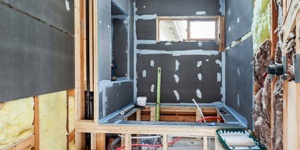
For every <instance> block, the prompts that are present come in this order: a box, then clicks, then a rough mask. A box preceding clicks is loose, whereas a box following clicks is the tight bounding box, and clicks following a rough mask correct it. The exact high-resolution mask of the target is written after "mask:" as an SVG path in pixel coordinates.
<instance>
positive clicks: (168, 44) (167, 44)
mask: <svg viewBox="0 0 300 150" xmlns="http://www.w3.org/2000/svg"><path fill="white" fill-rule="evenodd" d="M170 45H173V44H172V43H171V42H167V43H165V46H170Z"/></svg>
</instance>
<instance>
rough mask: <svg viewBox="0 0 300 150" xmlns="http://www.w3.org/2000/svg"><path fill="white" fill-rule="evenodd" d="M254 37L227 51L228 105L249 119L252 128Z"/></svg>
mask: <svg viewBox="0 0 300 150" xmlns="http://www.w3.org/2000/svg"><path fill="white" fill-rule="evenodd" d="M252 60H253V43H252V37H250V38H248V39H247V40H245V41H243V42H241V43H240V44H238V45H236V46H235V47H232V48H231V49H229V50H227V51H226V61H225V62H226V88H225V89H226V105H228V106H229V107H231V108H233V109H234V110H235V111H237V112H238V113H239V114H241V115H242V116H244V117H245V118H246V119H247V120H248V127H249V128H252V123H253V119H252V108H253V67H252V65H251V62H252Z"/></svg>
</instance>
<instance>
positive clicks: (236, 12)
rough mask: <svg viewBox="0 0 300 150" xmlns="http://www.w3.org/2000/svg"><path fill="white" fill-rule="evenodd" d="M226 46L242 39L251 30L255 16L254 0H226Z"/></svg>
mask: <svg viewBox="0 0 300 150" xmlns="http://www.w3.org/2000/svg"><path fill="white" fill-rule="evenodd" d="M225 2H226V13H225V14H226V15H225V18H226V19H225V24H226V27H225V29H226V30H225V32H226V38H225V39H226V46H229V45H230V44H231V43H232V42H234V41H237V40H239V39H241V38H242V37H243V36H244V35H245V34H246V33H248V32H250V31H251V26H252V17H253V1H252V0H238V1H237V0H226V1H225Z"/></svg>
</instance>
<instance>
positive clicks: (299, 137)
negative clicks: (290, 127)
mask: <svg viewBox="0 0 300 150" xmlns="http://www.w3.org/2000/svg"><path fill="white" fill-rule="evenodd" d="M298 65H299V64H298ZM296 86H297V87H296V88H297V89H296V90H297V91H296V92H295V93H297V94H296V101H297V102H296V103H297V105H296V110H297V113H296V114H297V115H296V116H297V117H296V119H297V123H296V124H297V129H296V131H297V132H298V133H297V134H296V141H297V147H296V148H299V147H300V115H299V114H300V109H299V108H300V94H299V93H300V84H299V83H297V85H296Z"/></svg>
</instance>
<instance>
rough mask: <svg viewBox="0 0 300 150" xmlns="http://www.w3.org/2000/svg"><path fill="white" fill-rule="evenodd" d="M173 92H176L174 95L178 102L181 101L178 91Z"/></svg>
mask: <svg viewBox="0 0 300 150" xmlns="http://www.w3.org/2000/svg"><path fill="white" fill-rule="evenodd" d="M173 92H174V94H175V96H176V99H177V101H179V100H180V96H179V93H178V92H177V91H176V90H173Z"/></svg>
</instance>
